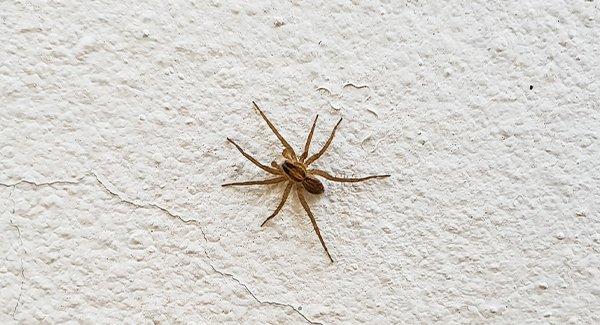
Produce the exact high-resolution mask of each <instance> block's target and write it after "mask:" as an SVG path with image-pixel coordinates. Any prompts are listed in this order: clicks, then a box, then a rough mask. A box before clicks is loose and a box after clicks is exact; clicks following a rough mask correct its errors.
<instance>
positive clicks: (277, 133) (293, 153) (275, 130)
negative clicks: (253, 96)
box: [252, 102, 297, 160]
mask: <svg viewBox="0 0 600 325" xmlns="http://www.w3.org/2000/svg"><path fill="white" fill-rule="evenodd" d="M252 104H253V105H254V108H256V110H258V112H259V113H260V116H262V118H263V119H264V120H265V122H267V124H268V125H269V128H270V129H271V131H273V133H275V135H276V136H277V138H278V139H279V141H281V144H283V146H284V147H285V149H286V150H288V151H289V152H290V154H291V155H292V159H294V160H296V159H297V158H296V152H295V151H294V149H292V146H290V144H289V143H288V142H287V141H285V139H284V138H283V136H282V135H281V134H280V133H279V131H277V128H275V125H273V123H271V121H269V119H268V118H267V116H266V115H265V113H263V111H261V110H260V108H259V107H258V105H256V103H255V102H252Z"/></svg>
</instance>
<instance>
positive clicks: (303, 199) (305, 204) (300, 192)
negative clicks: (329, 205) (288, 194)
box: [298, 186, 333, 263]
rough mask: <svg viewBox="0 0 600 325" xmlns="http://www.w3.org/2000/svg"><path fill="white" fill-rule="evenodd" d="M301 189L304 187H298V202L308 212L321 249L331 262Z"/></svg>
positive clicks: (331, 259)
mask: <svg viewBox="0 0 600 325" xmlns="http://www.w3.org/2000/svg"><path fill="white" fill-rule="evenodd" d="M303 190H304V189H303V188H302V187H301V186H299V187H298V199H300V203H301V204H302V207H303V208H304V210H305V211H306V213H307V214H308V217H309V218H310V222H311V223H312V225H313V228H314V229H315V232H316V233H317V236H318V237H319V241H320V242H321V246H323V249H325V253H327V257H329V260H330V261H331V263H333V258H331V255H330V254H329V250H328V249H327V245H325V241H324V240H323V237H322V236H321V231H320V230H319V226H318V225H317V220H315V216H314V215H313V214H312V212H311V211H310V207H309V206H308V203H307V202H306V199H305V198H304V194H303V193H302V191H303Z"/></svg>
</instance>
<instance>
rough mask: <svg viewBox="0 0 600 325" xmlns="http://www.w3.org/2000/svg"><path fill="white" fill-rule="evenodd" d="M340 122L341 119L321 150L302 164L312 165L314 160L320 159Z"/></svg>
mask: <svg viewBox="0 0 600 325" xmlns="http://www.w3.org/2000/svg"><path fill="white" fill-rule="evenodd" d="M341 122H342V119H341V118H340V120H339V121H338V122H337V124H336V125H335V126H334V127H333V131H331V135H330V136H329V139H327V142H325V145H324V146H323V148H322V149H321V150H320V151H319V152H317V153H316V154H314V155H312V156H310V157H309V158H308V159H307V160H306V162H305V163H304V164H305V165H306V166H308V165H310V164H312V163H313V162H314V161H315V160H317V159H319V158H320V157H321V155H322V154H323V153H325V151H326V150H327V148H329V145H330V144H331V141H333V137H334V136H335V131H336V130H337V128H338V126H339V125H340V123H341Z"/></svg>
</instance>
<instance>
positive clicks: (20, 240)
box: [8, 186, 27, 320]
mask: <svg viewBox="0 0 600 325" xmlns="http://www.w3.org/2000/svg"><path fill="white" fill-rule="evenodd" d="M14 192H15V186H12V191H10V194H9V195H8V197H9V198H10V200H11V201H12V204H13V207H12V211H11V213H12V215H13V216H16V214H15V211H16V206H17V203H16V202H15V199H14V198H13V194H14ZM9 222H10V225H11V226H13V227H15V229H17V234H18V235H19V242H20V244H21V246H20V247H21V249H22V250H23V252H25V254H27V250H25V248H24V247H23V237H22V236H21V229H20V228H19V227H18V226H17V225H15V224H14V223H13V221H12V220H9ZM20 263H21V287H20V289H19V296H18V297H17V303H16V304H15V308H13V311H12V318H13V320H16V318H15V315H16V314H17V309H18V308H19V305H20V304H21V297H22V296H23V287H24V286H25V267H24V266H23V256H21V257H20Z"/></svg>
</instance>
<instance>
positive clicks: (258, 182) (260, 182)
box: [221, 176, 286, 187]
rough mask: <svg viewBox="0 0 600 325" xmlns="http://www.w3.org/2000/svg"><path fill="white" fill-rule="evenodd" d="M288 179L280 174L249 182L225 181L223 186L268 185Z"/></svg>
mask: <svg viewBox="0 0 600 325" xmlns="http://www.w3.org/2000/svg"><path fill="white" fill-rule="evenodd" d="M285 180H286V177H285V176H279V177H275V178H270V179H263V180H258V181H247V182H235V183H225V184H223V185H221V186H223V187H226V186H240V185H268V184H277V183H281V182H283V181H285Z"/></svg>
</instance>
